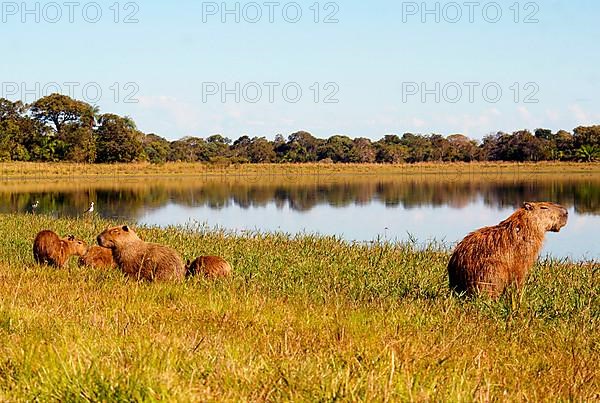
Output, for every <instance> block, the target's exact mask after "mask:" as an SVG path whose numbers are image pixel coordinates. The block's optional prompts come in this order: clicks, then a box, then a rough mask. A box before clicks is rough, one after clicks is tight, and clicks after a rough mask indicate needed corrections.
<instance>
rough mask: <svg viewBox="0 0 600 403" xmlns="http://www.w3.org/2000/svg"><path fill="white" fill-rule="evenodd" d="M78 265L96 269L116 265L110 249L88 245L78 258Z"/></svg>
mask: <svg viewBox="0 0 600 403" xmlns="http://www.w3.org/2000/svg"><path fill="white" fill-rule="evenodd" d="M79 265H80V266H88V267H93V268H96V269H112V268H114V267H116V266H117V264H116V263H115V259H113V253H112V249H109V248H103V247H102V246H92V247H90V248H89V249H88V251H87V253H86V254H85V255H83V256H81V257H80V258H79Z"/></svg>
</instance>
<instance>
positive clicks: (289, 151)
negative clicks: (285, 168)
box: [278, 131, 323, 162]
mask: <svg viewBox="0 0 600 403" xmlns="http://www.w3.org/2000/svg"><path fill="white" fill-rule="evenodd" d="M322 143H323V142H322V141H321V140H318V139H316V138H315V137H313V135H312V134H310V133H308V132H305V131H299V132H296V133H293V134H291V135H290V136H289V137H288V142H287V143H286V144H285V146H284V147H281V148H280V149H279V150H278V151H279V152H283V153H284V155H283V158H282V159H283V160H284V161H287V162H314V161H317V148H318V147H319V145H320V144H322Z"/></svg>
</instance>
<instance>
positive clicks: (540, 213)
mask: <svg viewBox="0 0 600 403" xmlns="http://www.w3.org/2000/svg"><path fill="white" fill-rule="evenodd" d="M523 209H524V210H525V211H526V212H527V214H528V215H529V216H530V218H531V219H532V220H535V221H537V222H538V223H539V224H540V227H541V228H542V229H543V230H544V231H550V232H560V230H561V229H562V228H563V227H564V226H565V225H567V221H568V219H569V212H568V210H567V209H566V208H564V207H563V206H561V205H560V204H556V203H547V202H541V203H533V202H528V203H524V204H523Z"/></svg>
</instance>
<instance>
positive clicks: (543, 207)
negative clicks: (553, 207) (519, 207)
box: [540, 206, 548, 210]
mask: <svg viewBox="0 0 600 403" xmlns="http://www.w3.org/2000/svg"><path fill="white" fill-rule="evenodd" d="M540 209H542V210H548V207H546V206H541V207H540Z"/></svg>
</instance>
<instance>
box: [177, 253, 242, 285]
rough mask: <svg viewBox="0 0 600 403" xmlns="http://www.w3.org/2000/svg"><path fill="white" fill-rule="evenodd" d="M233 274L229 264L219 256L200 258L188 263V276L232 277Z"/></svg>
mask: <svg viewBox="0 0 600 403" xmlns="http://www.w3.org/2000/svg"><path fill="white" fill-rule="evenodd" d="M231 272H232V268H231V265H230V264H229V262H228V261H227V260H225V259H223V258H220V257H218V256H200V257H199V258H197V259H196V260H194V261H193V262H190V261H188V264H187V266H186V276H187V277H190V276H196V275H200V274H201V275H203V276H204V277H206V278H211V279H212V278H218V277H230V276H231Z"/></svg>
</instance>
